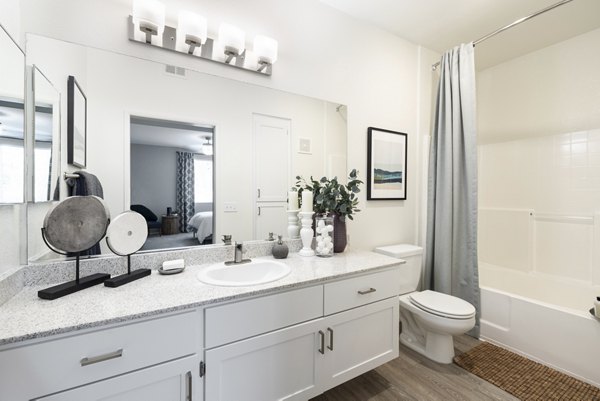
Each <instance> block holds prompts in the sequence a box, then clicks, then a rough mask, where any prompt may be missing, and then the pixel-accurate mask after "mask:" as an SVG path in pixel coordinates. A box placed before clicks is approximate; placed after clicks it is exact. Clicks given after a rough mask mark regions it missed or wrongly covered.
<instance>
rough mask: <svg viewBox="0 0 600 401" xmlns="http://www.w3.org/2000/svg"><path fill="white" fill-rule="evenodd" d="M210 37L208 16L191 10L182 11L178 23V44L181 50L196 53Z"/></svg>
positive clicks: (178, 48)
mask: <svg viewBox="0 0 600 401" xmlns="http://www.w3.org/2000/svg"><path fill="white" fill-rule="evenodd" d="M207 38H208V34H207V22H206V18H204V17H203V16H201V15H198V14H196V13H192V12H190V11H184V10H182V11H180V12H179V21H178V24H177V45H176V49H177V51H179V52H183V53H188V54H194V53H195V52H196V51H197V49H199V48H200V46H202V45H203V44H205V43H206V39H207Z"/></svg>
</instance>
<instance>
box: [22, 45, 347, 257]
mask: <svg viewBox="0 0 600 401" xmlns="http://www.w3.org/2000/svg"><path fill="white" fill-rule="evenodd" d="M27 57H28V60H29V59H30V60H31V62H33V63H35V64H36V65H37V66H39V67H40V69H41V70H42V71H44V74H45V75H46V76H47V77H48V78H49V79H50V81H52V82H53V83H55V85H57V87H58V88H59V91H60V93H61V95H62V99H61V103H62V106H63V110H66V99H65V94H66V83H67V78H68V76H74V77H75V78H76V80H77V82H78V84H79V85H80V86H81V88H82V90H83V92H84V93H85V95H86V97H87V163H86V168H85V170H86V171H87V172H89V173H92V174H94V175H96V176H97V177H98V179H99V180H100V182H101V184H102V186H103V192H104V198H105V200H106V202H107V204H108V206H109V208H110V212H111V215H112V216H115V215H117V214H118V213H120V212H122V211H124V210H128V209H135V210H138V211H140V213H142V214H143V215H144V214H145V216H144V217H146V220H147V222H148V227H149V231H150V237H149V240H148V242H147V244H146V245H145V247H144V249H146V250H148V251H156V250H159V249H168V248H174V247H184V246H198V245H202V244H212V243H220V242H221V236H222V235H224V234H230V235H232V236H233V239H234V240H237V241H248V240H253V239H266V238H267V236H268V233H269V232H274V233H277V234H285V233H286V227H287V215H286V208H287V192H288V189H289V188H290V187H291V186H293V184H294V182H295V176H296V175H303V176H311V175H312V176H315V177H321V176H323V175H327V176H338V177H340V178H345V177H346V175H347V173H348V171H347V169H346V149H347V142H346V131H347V123H346V119H347V108H346V107H345V106H344V105H340V104H334V103H331V102H327V101H324V100H320V99H315V98H309V97H305V96H300V95H296V94H292V93H287V92H283V91H279V90H274V89H270V88H266V87H262V86H257V85H252V84H248V83H244V82H240V81H235V80H230V79H226V78H221V77H217V76H212V75H208V74H204V73H200V72H196V71H191V70H182V69H180V68H176V67H173V66H167V65H164V64H161V63H158V62H154V61H151V60H145V59H140V58H136V57H130V56H127V55H123V54H117V53H113V52H110V51H105V50H99V49H95V48H90V47H85V46H81V45H76V44H73V43H67V42H63V41H59V40H55V39H50V38H46V37H42V36H37V35H31V34H28V35H27ZM62 119H63V120H64V119H65V116H63V118H62ZM62 127H63V131H65V130H66V128H65V127H66V123H65V122H63V123H62ZM62 136H63V141H65V140H66V137H65V133H64V132H63V135H62ZM62 149H63V153H64V150H65V149H66V144H63V146H62ZM61 170H62V171H63V172H68V173H76V171H77V170H78V168H76V167H74V166H71V165H68V164H67V163H66V159H65V158H64V157H63V161H62V165H61ZM60 181H61V183H60V186H61V187H62V188H63V189H64V191H63V193H62V194H61V196H63V197H64V196H65V195H66V194H67V193H68V188H66V184H65V183H64V182H62V181H63V180H62V179H61V180H60ZM38 223H40V224H41V221H39V222H37V221H33V222H30V227H31V230H32V231H33V232H36V231H39V228H38V229H37V230H36V228H35V227H34V225H35V224H38ZM40 251H41V250H40ZM102 253H108V250H107V249H105V248H104V247H103V249H102ZM31 254H32V252H30V255H31ZM55 256H57V255H55Z"/></svg>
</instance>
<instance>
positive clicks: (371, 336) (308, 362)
mask: <svg viewBox="0 0 600 401" xmlns="http://www.w3.org/2000/svg"><path fill="white" fill-rule="evenodd" d="M391 280H395V281H391ZM390 283H395V284H390ZM399 283H400V272H399V269H392V270H387V271H382V272H377V273H373V274H368V275H363V276H359V277H354V278H351V279H347V280H340V281H337V282H333V283H329V284H325V285H318V286H314V287H309V288H305V289H301V290H296V291H295V293H296V294H295V297H294V299H287V302H283V303H278V304H277V303H276V304H274V305H275V308H274V309H277V310H278V312H277V314H276V316H267V317H266V319H265V316H264V311H262V312H263V313H261V310H260V308H257V306H258V304H257V303H260V302H263V301H264V299H265V298H269V297H264V298H257V299H254V300H249V301H241V302H237V303H233V304H228V305H223V306H217V307H215V308H214V309H211V308H208V309H207V310H206V312H205V313H206V318H207V319H206V333H207V336H206V338H207V340H208V339H209V338H211V334H210V333H211V331H212V330H213V324H216V323H217V322H219V321H221V320H223V321H227V322H229V324H230V332H232V333H238V334H239V335H238V336H239V337H242V338H243V336H244V333H254V332H256V330H254V327H253V326H255V324H253V323H252V322H251V321H250V320H249V319H248V318H247V317H248V316H253V317H254V318H255V319H256V320H257V323H256V326H260V327H261V328H262V329H263V331H267V330H265V329H266V328H267V327H268V325H266V324H265V323H264V322H265V320H266V321H268V322H271V323H273V324H272V326H271V327H270V328H271V329H273V330H272V331H270V332H267V333H265V334H261V335H256V336H253V337H250V338H246V339H239V340H237V341H231V342H228V343H225V344H222V345H219V346H215V343H210V342H207V343H206V351H205V362H206V376H205V383H204V386H205V396H206V398H205V399H206V401H239V400H244V401H275V400H288V401H293V400H294V401H295V400H307V399H309V398H311V397H314V396H316V395H318V394H320V393H322V392H324V391H326V390H328V389H330V388H332V387H335V386H337V385H339V384H341V383H343V382H345V381H347V380H350V379H352V378H354V377H356V376H358V375H360V374H362V373H365V372H367V371H369V370H371V369H373V368H375V367H377V366H379V365H381V364H383V363H385V362H388V361H390V360H392V359H393V358H395V357H397V356H398V325H399V310H398V308H399V306H398V299H397V296H398V293H399ZM338 291H341V294H342V295H345V296H343V297H342V298H343V300H345V302H341V303H340V302H339V299H338V297H334V295H335V294H336V292H338ZM286 294H287V295H289V293H283V294H277V295H274V296H271V297H281V296H283V297H285V296H286ZM308 296H310V298H307V297H308ZM332 297H333V298H332ZM334 298H335V301H336V302H335V304H332V305H329V304H328V301H327V300H328V299H334ZM275 300H276V299H272V300H271V301H275ZM317 302H318V304H319V307H320V308H321V315H320V317H316V318H313V319H311V320H308V321H302V320H300V321H298V320H297V321H296V323H297V324H293V325H289V323H290V319H289V317H290V315H292V316H293V315H295V314H297V311H298V310H302V309H303V305H304V304H308V305H314V304H315V303H317ZM271 304H273V303H271ZM220 308H227V310H225V309H220ZM233 310H235V311H237V314H232V313H231V312H232V311H233ZM324 310H330V311H331V313H330V314H325V313H324V312H323V311H324ZM334 311H335V312H337V313H333V312H334ZM225 312H229V313H225ZM271 313H272V312H270V311H267V313H266V314H267V315H269V314H271ZM277 316H278V317H279V318H278V317H277ZM304 316H305V317H306V316H307V315H304ZM238 317H240V318H241V319H242V320H243V323H242V324H240V325H239V327H238V328H236V327H235V322H237V321H238V320H237V318H238ZM244 317H246V318H244ZM281 317H285V319H286V323H288V324H287V325H286V326H283V327H282V326H277V320H278V319H280V318H281ZM212 322H215V323H212ZM211 323H212V324H211ZM229 340H234V338H233V337H230V338H229Z"/></svg>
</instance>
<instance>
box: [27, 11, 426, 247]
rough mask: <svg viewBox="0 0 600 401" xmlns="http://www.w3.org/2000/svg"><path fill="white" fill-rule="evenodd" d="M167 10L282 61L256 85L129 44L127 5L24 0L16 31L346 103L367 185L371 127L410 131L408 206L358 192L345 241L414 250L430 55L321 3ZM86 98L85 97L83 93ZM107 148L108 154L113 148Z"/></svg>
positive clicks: (354, 161) (352, 150)
mask: <svg viewBox="0 0 600 401" xmlns="http://www.w3.org/2000/svg"><path fill="white" fill-rule="evenodd" d="M166 3H167V8H168V10H169V18H168V19H169V22H170V23H171V24H173V22H174V16H175V15H176V13H177V11H178V10H179V9H181V8H188V9H190V10H192V11H197V12H200V13H203V14H204V15H206V16H207V17H208V19H209V28H210V31H211V33H214V32H215V31H216V28H217V26H218V24H219V23H220V22H221V21H225V20H226V21H229V22H231V23H234V24H237V25H239V26H240V27H243V28H244V29H245V30H246V32H247V37H248V38H252V37H253V36H254V35H255V34H257V33H264V34H267V35H271V36H273V37H275V38H277V39H278V40H279V45H280V56H279V61H278V62H277V64H276V65H275V68H274V74H273V76H272V77H270V78H268V77H264V76H259V75H257V74H251V73H248V72H245V71H238V70H235V69H233V68H229V67H226V66H221V65H218V64H215V63H210V62H206V61H203V60H195V59H193V58H190V57H186V56H184V55H179V54H173V53H169V52H164V51H160V50H159V49H150V48H148V47H147V46H143V45H140V44H138V43H131V42H129V41H128V40H127V26H126V18H127V16H128V15H129V14H130V12H131V11H130V10H131V3H130V2H129V1H125V0H110V1H109V0H107V1H101V2H100V1H93V0H55V1H52V2H39V1H34V0H22V10H21V12H22V24H21V25H22V29H23V31H25V32H34V33H38V34H41V35H46V36H50V37H55V38H59V39H63V40H68V41H72V42H76V43H83V44H86V45H89V46H95V47H98V48H104V49H110V50H113V51H118V52H122V53H124V54H129V55H134V56H138V57H142V58H151V59H154V60H158V61H162V62H168V63H171V64H176V65H179V66H182V67H186V68H188V69H195V70H198V71H205V72H208V73H211V74H215V75H220V76H224V77H229V78H232V79H236V80H241V81H247V82H253V83H256V84H259V85H263V86H267V87H273V88H277V89H282V90H285V91H290V92H294V93H298V94H303V95H306V96H312V97H317V98H323V99H327V100H329V101H333V102H336V103H342V104H346V105H348V167H349V168H358V169H359V170H360V171H361V172H362V174H363V175H362V176H363V178H364V174H365V171H366V132H367V127H369V126H375V127H381V128H387V129H392V130H398V131H402V132H407V133H408V134H409V150H408V159H409V160H408V166H409V167H408V169H409V171H408V177H407V178H408V180H407V184H408V199H407V200H406V201H404V202H398V201H386V202H369V203H367V202H366V200H365V195H366V194H365V193H366V191H363V193H362V194H361V209H362V210H363V212H361V213H359V214H358V215H357V216H356V219H355V220H354V221H353V222H351V223H350V225H349V233H350V244H351V245H352V246H353V247H355V248H364V249H370V248H373V247H374V246H377V245H381V244H389V243H396V242H414V241H416V230H415V226H416V213H417V200H418V193H417V177H418V174H417V172H418V170H419V169H420V168H419V165H418V164H417V162H418V160H419V157H418V151H419V147H418V144H419V142H420V141H419V140H418V137H419V134H423V133H428V132H429V128H428V126H427V123H426V121H425V119H424V118H422V116H421V115H419V107H421V106H424V108H425V109H426V108H427V107H428V106H429V95H430V89H431V88H430V81H429V80H428V79H425V80H423V79H420V77H429V76H430V75H431V72H430V66H431V64H432V63H433V62H434V61H435V58H436V55H435V54H433V53H431V52H429V51H420V48H419V47H418V46H416V45H413V44H411V43H409V42H407V41H405V40H402V39H400V38H398V37H396V36H393V35H391V34H389V33H387V32H384V31H382V30H379V29H377V28H374V27H371V26H369V25H366V24H363V23H361V22H359V21H357V20H355V19H353V18H351V17H349V16H346V15H344V14H342V13H340V12H338V11H335V10H333V9H331V8H329V7H327V6H325V5H323V4H321V3H320V2H318V1H317V0H290V1H285V2H282V1H277V0H254V1H245V2H240V1H234V0H220V1H217V0H206V1H204V2H202V4H199V3H197V2H194V1H192V0H181V1H176V0H173V1H168V2H166ZM92 16H93V17H92ZM107 27H110V28H107ZM421 50H422V49H421ZM74 61H75V62H76V60H74ZM98 68H99V69H102V68H103V66H101V65H99V66H98ZM74 69H76V66H75V67H74ZM423 84H424V86H423ZM88 90H91V89H90V88H89V87H88ZM91 118H92V116H90V121H91ZM107 124H108V119H107ZM105 128H107V127H106V124H103V123H99V127H98V129H105ZM105 132H107V131H105ZM217 135H218V133H217ZM100 146H102V145H100ZM103 148H106V150H109V149H110V146H108V145H104V146H103ZM117 168H118V167H115V169H117Z"/></svg>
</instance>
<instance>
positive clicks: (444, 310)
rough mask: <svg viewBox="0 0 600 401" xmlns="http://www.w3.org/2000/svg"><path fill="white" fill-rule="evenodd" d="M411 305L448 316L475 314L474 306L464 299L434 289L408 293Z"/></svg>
mask: <svg viewBox="0 0 600 401" xmlns="http://www.w3.org/2000/svg"><path fill="white" fill-rule="evenodd" d="M409 298H410V301H411V303H412V304H413V305H415V306H416V307H418V308H421V309H423V310H425V311H427V312H431V313H433V314H436V315H442V316H447V317H449V318H459V319H464V318H469V317H472V316H474V315H475V307H474V306H473V305H471V304H470V303H468V302H467V301H465V300H462V299H460V298H457V297H454V296H452V295H446V294H442V293H441V292H435V291H430V290H426V291H421V292H415V293H414V294H410V297H409Z"/></svg>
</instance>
